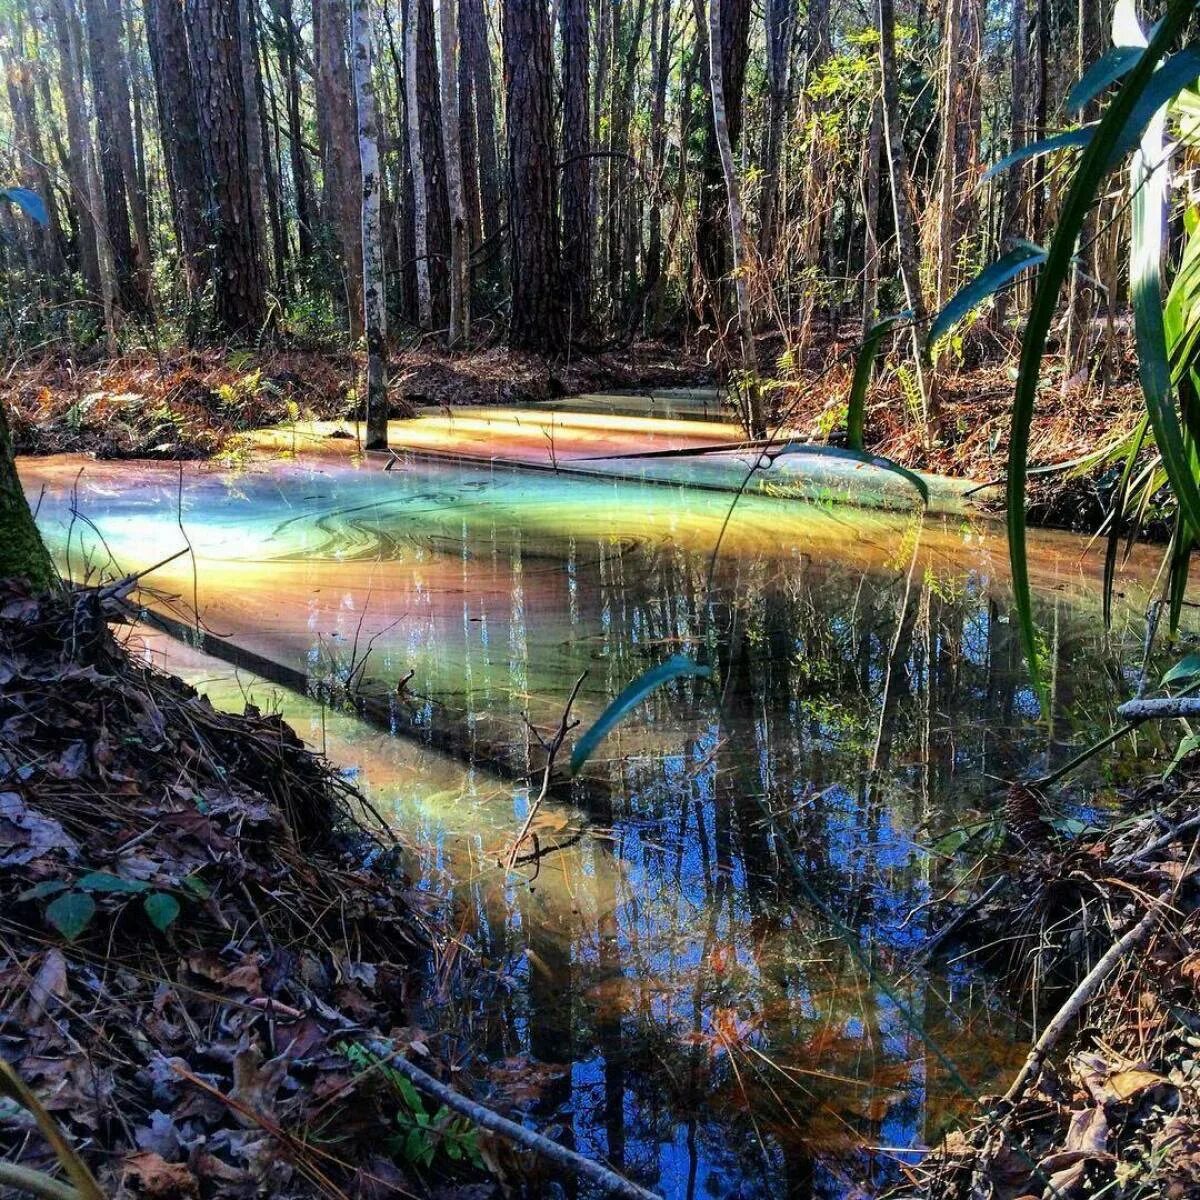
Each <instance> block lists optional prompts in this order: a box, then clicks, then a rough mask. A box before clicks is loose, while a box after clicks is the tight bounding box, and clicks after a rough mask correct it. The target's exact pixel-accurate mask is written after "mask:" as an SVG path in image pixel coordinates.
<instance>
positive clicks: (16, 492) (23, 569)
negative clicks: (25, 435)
mask: <svg viewBox="0 0 1200 1200" xmlns="http://www.w3.org/2000/svg"><path fill="white" fill-rule="evenodd" d="M13 576H24V577H25V578H26V579H28V580H29V582H30V583H31V584H33V586H34V587H35V588H37V589H39V590H41V589H49V588H52V587H54V586H56V584H57V583H58V575H57V573H56V572H55V570H54V564H53V562H51V561H50V554H49V552H48V551H47V550H46V546H45V544H44V543H43V541H42V536H41V534H40V533H38V529H37V526H36V525H35V524H34V521H33V514H32V513H31V512H30V511H29V504H28V502H27V501H26V499H25V493H24V491H23V490H22V488H21V481H20V479H19V478H18V477H17V467H16V463H14V462H13V456H12V441H11V439H10V437H9V433H8V418H7V417H6V416H5V413H4V409H3V408H2V407H0V579H7V578H10V577H13Z"/></svg>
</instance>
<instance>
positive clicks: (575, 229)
mask: <svg viewBox="0 0 1200 1200" xmlns="http://www.w3.org/2000/svg"><path fill="white" fill-rule="evenodd" d="M559 12H560V17H559V20H560V24H561V28H562V88H563V117H562V130H563V132H562V147H563V168H562V270H563V300H564V302H565V303H566V306H567V324H568V328H569V330H570V331H571V333H572V335H578V334H580V333H581V332H582V331H583V330H585V329H587V327H588V325H589V322H590V320H591V297H592V161H593V160H592V159H591V157H590V152H591V146H592V140H591V120H592V117H591V103H590V97H589V95H588V69H589V64H588V41H589V37H590V33H589V29H588V18H589V14H588V0H563V2H562V7H561V8H560V10H559Z"/></svg>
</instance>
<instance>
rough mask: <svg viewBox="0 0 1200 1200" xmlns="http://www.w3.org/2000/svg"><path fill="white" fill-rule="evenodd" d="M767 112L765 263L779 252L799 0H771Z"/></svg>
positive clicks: (762, 230)
mask: <svg viewBox="0 0 1200 1200" xmlns="http://www.w3.org/2000/svg"><path fill="white" fill-rule="evenodd" d="M766 26H767V30H766V34H767V115H766V120H765V122H764V125H763V150H762V171H763V180H762V199H761V203H760V208H759V222H758V224H759V255H760V257H761V258H762V260H763V262H764V263H767V262H769V261H770V260H771V258H772V256H773V255H774V253H775V238H776V232H777V231H776V217H777V213H778V206H779V164H780V160H781V156H782V148H783V125H784V119H785V117H786V116H787V101H788V75H789V71H790V69H791V62H792V41H793V38H794V34H795V29H796V9H795V0H767V2H766Z"/></svg>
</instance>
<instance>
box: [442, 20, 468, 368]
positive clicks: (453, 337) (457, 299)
mask: <svg viewBox="0 0 1200 1200" xmlns="http://www.w3.org/2000/svg"><path fill="white" fill-rule="evenodd" d="M457 8H458V0H440V2H439V5H438V9H439V14H440V18H441V35H442V38H441V44H442V140H443V142H444V143H445V147H446V190H447V193H448V196H449V201H450V336H449V343H450V345H451V346H466V345H467V344H468V343H469V342H470V340H471V270H470V261H469V250H470V244H469V237H470V234H469V230H468V228H467V206H466V201H465V198H464V195H463V164H462V149H461V146H462V142H461V133H462V117H461V113H460V112H459V105H458V49H459V47H458V13H457Z"/></svg>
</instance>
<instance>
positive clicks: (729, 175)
mask: <svg viewBox="0 0 1200 1200" xmlns="http://www.w3.org/2000/svg"><path fill="white" fill-rule="evenodd" d="M721 3H722V0H709V5H708V63H709V71H710V72H711V75H710V79H711V83H712V106H713V130H714V132H715V134H716V139H717V149H718V150H719V151H720V155H721V170H722V173H723V174H724V176H725V203H726V205H727V206H728V209H729V232H730V245H731V247H732V250H733V278H734V292H735V295H736V297H737V317H738V340H739V342H740V344H741V351H742V370H743V372H745V374H746V375H747V376H748V377H749V378H748V379H747V381H746V384H745V401H746V418H747V425H748V427H749V432H750V436H751V437H756V438H760V437H762V436H763V435H764V434H765V433H766V431H767V428H766V420H765V418H764V415H763V410H762V392H761V389H760V388H759V385H758V380H757V378H756V376H757V375H758V359H757V356H756V354H755V351H754V324H753V317H752V314H751V312H750V280H749V279H748V278H747V275H748V272H749V270H750V268H751V263H750V257H749V255H748V254H747V253H746V251H747V242H746V230H745V223H744V217H743V213H742V196H741V186H740V184H739V182H738V175H737V166H736V164H735V163H734V161H733V146H732V144H731V142H730V139H729V121H728V119H727V117H726V114H725V78H724V75H723V73H722V59H723V58H724V55H722V54H721V52H720V46H721V45H722V40H721Z"/></svg>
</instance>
